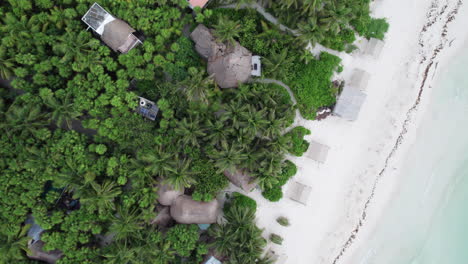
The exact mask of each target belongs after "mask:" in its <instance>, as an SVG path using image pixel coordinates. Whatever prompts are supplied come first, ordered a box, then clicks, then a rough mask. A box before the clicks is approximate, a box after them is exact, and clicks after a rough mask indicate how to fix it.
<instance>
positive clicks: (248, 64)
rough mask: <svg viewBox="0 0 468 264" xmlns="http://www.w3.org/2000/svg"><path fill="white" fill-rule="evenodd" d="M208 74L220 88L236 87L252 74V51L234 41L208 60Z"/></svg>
mask: <svg viewBox="0 0 468 264" xmlns="http://www.w3.org/2000/svg"><path fill="white" fill-rule="evenodd" d="M208 74H210V75H214V79H215V81H216V83H217V84H218V85H219V87H221V88H234V87H237V86H239V83H244V82H246V81H248V80H249V78H250V76H251V75H252V53H251V52H250V51H248V50H247V49H246V48H244V47H242V46H241V45H240V44H239V43H237V42H236V43H235V44H234V45H230V46H229V47H227V48H226V50H225V51H224V52H217V53H216V54H215V55H214V56H212V57H211V58H210V59H209V60H208Z"/></svg>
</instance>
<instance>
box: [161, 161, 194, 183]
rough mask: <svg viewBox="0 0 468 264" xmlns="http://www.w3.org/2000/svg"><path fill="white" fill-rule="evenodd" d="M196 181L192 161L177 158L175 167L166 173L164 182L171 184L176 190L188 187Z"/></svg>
mask: <svg viewBox="0 0 468 264" xmlns="http://www.w3.org/2000/svg"><path fill="white" fill-rule="evenodd" d="M195 182H196V181H195V178H193V173H192V172H191V171H190V161H189V160H187V159H184V160H179V159H176V162H175V168H173V169H172V170H171V171H170V172H169V173H168V175H166V179H165V180H164V183H167V184H169V185H171V186H172V187H173V188H174V189H176V190H181V189H182V188H188V187H190V186H191V185H192V184H194V183H195Z"/></svg>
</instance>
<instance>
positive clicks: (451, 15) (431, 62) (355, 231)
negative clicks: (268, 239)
mask: <svg viewBox="0 0 468 264" xmlns="http://www.w3.org/2000/svg"><path fill="white" fill-rule="evenodd" d="M461 5H462V0H458V2H457V4H456V6H455V8H454V9H453V10H452V11H451V12H450V13H448V15H447V19H446V20H445V24H444V26H443V30H442V33H441V35H440V37H441V39H442V41H441V44H439V45H437V47H436V48H435V49H434V51H433V52H432V56H431V58H430V60H429V63H428V64H427V66H426V68H425V70H424V72H423V75H422V77H423V78H422V81H421V85H420V87H419V92H418V96H417V97H416V100H415V102H414V104H413V105H412V107H411V108H410V109H409V110H408V111H407V113H406V119H405V121H404V122H403V125H402V130H401V132H400V134H399V136H398V138H397V140H396V142H395V144H394V146H393V148H392V150H391V151H390V154H389V155H388V156H387V158H386V159H385V162H384V167H383V168H382V169H381V171H380V172H379V174H378V175H377V177H376V179H375V181H374V184H373V187H372V189H371V193H370V195H369V197H368V199H367V200H366V203H365V204H364V208H363V211H362V214H361V217H360V219H359V222H358V224H357V225H356V227H355V228H354V229H353V231H352V232H351V235H350V236H349V238H348V239H347V241H346V242H345V243H344V245H343V246H342V248H341V250H340V253H339V254H338V255H337V256H336V257H335V259H334V260H333V262H332V263H333V264H336V263H338V261H339V260H340V259H341V257H342V256H343V255H344V253H345V252H346V250H347V249H348V248H349V247H350V246H351V245H352V243H353V242H354V240H355V239H356V236H357V234H358V233H359V231H360V228H361V227H362V226H363V224H364V222H365V220H366V218H367V209H368V207H369V205H370V203H371V202H372V200H373V198H374V196H375V191H376V189H377V185H378V183H379V181H380V179H381V178H382V176H383V174H384V173H385V171H386V170H387V166H388V163H389V161H390V159H391V158H392V157H393V156H394V155H395V153H396V151H397V150H398V148H399V146H400V145H401V144H402V142H403V140H404V135H405V134H406V133H407V132H408V125H409V124H410V122H411V120H412V117H413V113H414V112H415V111H416V110H417V108H418V106H419V104H420V102H421V97H422V94H423V92H424V90H425V89H424V88H425V86H426V81H427V78H428V77H429V71H430V70H431V69H432V67H433V66H434V60H435V59H436V58H437V56H438V55H439V53H440V52H441V51H442V50H443V49H444V48H445V47H446V45H444V44H446V43H447V42H448V41H447V39H446V37H447V30H448V24H449V23H450V22H452V21H453V20H454V19H455V16H456V14H457V13H458V10H459V8H460V6H461ZM435 7H437V0H436V1H433V3H432V5H431V9H430V11H429V12H428V21H427V23H426V24H425V25H424V27H423V28H422V30H421V32H420V37H419V45H420V46H421V48H423V47H424V41H423V36H424V33H425V32H427V31H428V28H430V27H431V26H433V25H434V24H435V22H436V21H437V20H438V19H439V17H440V16H442V15H443V14H444V13H445V11H446V9H447V6H444V7H442V10H441V11H440V12H437V13H435V14H434V13H433V12H432V11H434V8H435ZM425 61H426V57H425V56H423V57H422V59H421V61H420V63H421V64H422V63H424V62H425ZM436 65H437V62H436Z"/></svg>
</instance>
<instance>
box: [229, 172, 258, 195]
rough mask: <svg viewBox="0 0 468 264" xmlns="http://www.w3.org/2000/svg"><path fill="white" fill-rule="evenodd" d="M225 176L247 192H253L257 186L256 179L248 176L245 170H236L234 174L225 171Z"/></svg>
mask: <svg viewBox="0 0 468 264" xmlns="http://www.w3.org/2000/svg"><path fill="white" fill-rule="evenodd" d="M224 176H226V177H227V178H228V179H229V181H230V182H232V184H234V185H236V186H237V187H239V188H241V189H242V190H244V191H245V192H251V191H252V190H253V189H254V188H255V186H257V183H256V182H255V179H254V178H252V177H251V176H250V175H248V174H247V173H246V171H245V170H236V171H235V172H234V173H231V172H229V171H228V170H225V171H224Z"/></svg>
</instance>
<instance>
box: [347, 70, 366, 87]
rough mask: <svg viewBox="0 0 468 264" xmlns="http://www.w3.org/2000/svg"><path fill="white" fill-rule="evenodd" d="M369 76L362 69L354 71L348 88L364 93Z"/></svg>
mask: <svg viewBox="0 0 468 264" xmlns="http://www.w3.org/2000/svg"><path fill="white" fill-rule="evenodd" d="M369 79H370V74H369V73H368V72H366V71H365V70H363V69H354V70H353V73H352V75H351V80H350V81H349V86H352V87H355V88H357V89H359V90H361V91H365V90H366V88H367V83H368V82H369Z"/></svg>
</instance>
